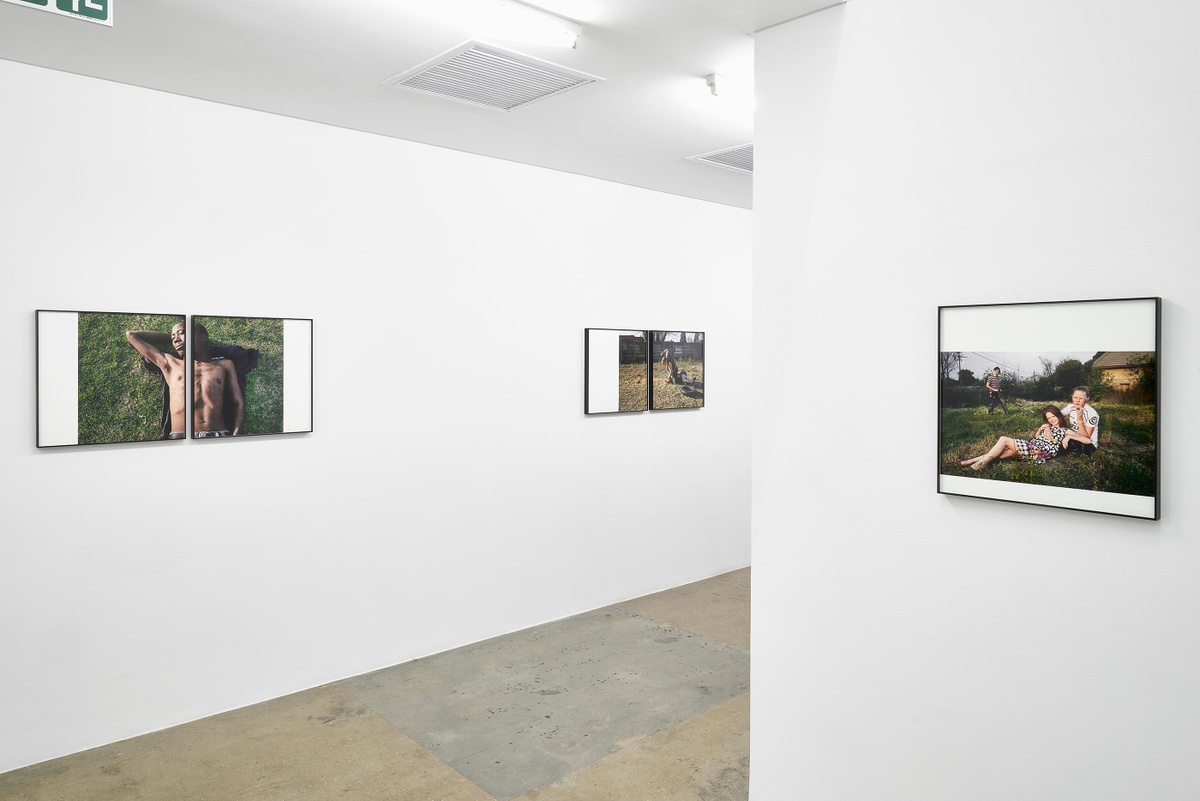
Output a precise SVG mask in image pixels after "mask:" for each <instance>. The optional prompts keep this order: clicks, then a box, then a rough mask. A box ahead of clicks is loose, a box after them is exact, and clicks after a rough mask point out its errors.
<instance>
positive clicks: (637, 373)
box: [617, 362, 649, 412]
mask: <svg viewBox="0 0 1200 801" xmlns="http://www.w3.org/2000/svg"><path fill="white" fill-rule="evenodd" d="M617 386H618V388H619V389H618V392H619V394H618V403H617V409H618V410H619V411H622V412H644V411H646V406H647V404H648V403H649V400H648V398H647V393H646V364H645V363H644V362H643V363H642V364H622V365H621V366H620V367H619V368H618V372H617Z"/></svg>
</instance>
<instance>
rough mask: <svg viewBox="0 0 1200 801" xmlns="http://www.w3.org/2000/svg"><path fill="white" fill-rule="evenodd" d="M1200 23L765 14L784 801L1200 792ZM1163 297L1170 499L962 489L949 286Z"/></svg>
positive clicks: (765, 718)
mask: <svg viewBox="0 0 1200 801" xmlns="http://www.w3.org/2000/svg"><path fill="white" fill-rule="evenodd" d="M1198 38H1200V6H1197V5H1196V4H1189V3H1160V4H1151V5H1145V6H1137V7H1136V8H1135V7H1132V6H1129V5H1128V4H1125V3H1121V4H1118V3H1115V2H1094V1H1092V0H1087V1H1086V2H1085V0H1068V1H1067V2H1059V3H1049V4H1047V3H1033V2H1026V1H1025V0H1021V1H1020V2H1015V3H1007V4H1004V5H1003V6H998V5H996V4H988V3H963V2H960V1H959V0H852V2H850V3H848V4H847V5H845V6H844V7H841V8H840V9H836V10H833V11H828V12H823V13H821V14H818V15H816V16H813V17H809V18H806V19H802V20H799V21H796V22H793V23H790V24H789V25H786V26H782V27H779V28H776V29H772V30H770V31H767V32H765V33H763V34H762V35H760V37H759V38H758V41H757V45H756V47H757V51H756V58H757V72H758V75H757V81H756V87H757V91H758V95H759V98H758V99H759V106H758V109H759V110H758V117H757V120H756V134H755V150H756V154H755V156H756V162H757V164H756V177H755V286H754V292H755V309H754V310H755V364H756V366H757V367H758V368H759V369H756V373H755V399H754V414H755V423H754V426H755V428H754V436H755V443H754V504H753V521H754V522H753V557H754V565H755V575H754V623H753V635H754V649H755V650H754V665H753V683H754V699H753V704H754V706H753V730H754V750H753V762H752V768H751V795H752V798H753V799H755V801H774V799H779V798H803V799H813V801H835V800H836V801H878V800H879V799H888V801H905V800H908V799H911V800H912V801H962V800H963V799H971V801H992V800H995V801H1001V800H1003V801H1012V800H1013V799H1021V801H1068V800H1070V801H1074V800H1076V799H1077V800H1078V801H1117V800H1118V799H1119V800H1120V801H1146V800H1147V799H1155V801H1192V800H1193V799H1195V798H1197V797H1200V773H1198V772H1197V771H1196V769H1195V755H1196V754H1197V753H1200V581H1197V578H1196V575H1197V572H1196V565H1197V564H1200V525H1198V523H1200V495H1198V494H1197V493H1196V492H1195V486H1196V483H1197V480H1198V479H1200V470H1198V468H1197V466H1196V462H1195V460H1194V458H1193V454H1192V451H1193V450H1194V448H1193V443H1194V441H1195V432H1194V431H1193V426H1192V423H1191V422H1190V418H1191V416H1192V408H1193V407H1194V405H1195V402H1196V400H1195V399H1196V397H1197V396H1198V394H1200V367H1198V366H1197V365H1200V320H1198V318H1197V313H1198V311H1200V285H1198V283H1197V281H1196V267H1195V265H1196V259H1197V254H1198V253H1200V226H1198V225H1197V224H1196V220H1197V219H1200V148H1197V147H1196V143H1197V141H1200V106H1198V105H1197V104H1196V103H1195V76H1196V75H1197V74H1200V50H1197V48H1196V46H1195V42H1196V41H1197V39H1198ZM1148 295H1160V296H1162V297H1163V298H1164V325H1163V343H1164V344H1163V356H1162V364H1161V367H1160V371H1161V372H1160V374H1161V376H1162V382H1163V395H1162V397H1161V398H1160V404H1161V405H1160V412H1161V415H1162V417H1161V421H1162V427H1163V432H1164V438H1163V442H1162V443H1161V454H1162V497H1163V507H1162V513H1163V519H1162V521H1161V522H1157V523H1155V522H1147V521H1138V520H1129V519H1125V518H1117V517H1110V516H1104V515H1096V514H1087V513H1081V512H1072V511H1065V510H1052V509H1045V508H1037V507H1032V506H1021V505H1014V504H1005V503H998V502H994V501H985V500H975V499H967V498H950V497H945V496H939V495H937V494H936V491H935V488H936V463H935V459H936V398H937V396H936V377H935V374H934V370H933V365H934V356H935V351H936V350H937V307H938V305H939V304H964V303H990V302H1022V301H1039V300H1063V299H1072V298H1104V297H1140V296H1148ZM800 360H803V363H804V364H805V369H804V370H766V369H762V366H763V365H772V364H775V365H783V364H795V363H797V362H798V361H800ZM784 399H786V401H787V402H786V403H784V402H781V401H783V400H784Z"/></svg>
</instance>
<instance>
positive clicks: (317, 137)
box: [0, 61, 751, 771]
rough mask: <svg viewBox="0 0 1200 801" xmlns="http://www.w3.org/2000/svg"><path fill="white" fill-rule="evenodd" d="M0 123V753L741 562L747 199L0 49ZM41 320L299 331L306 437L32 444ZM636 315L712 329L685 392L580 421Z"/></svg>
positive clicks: (128, 728)
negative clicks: (249, 106)
mask: <svg viewBox="0 0 1200 801" xmlns="http://www.w3.org/2000/svg"><path fill="white" fill-rule="evenodd" d="M0 108H3V109H4V125H2V126H0V175H2V176H3V186H4V188H3V192H0V228H2V231H0V263H2V264H3V265H4V275H5V278H4V291H3V292H2V293H0V312H2V313H0V338H2V339H3V341H4V342H5V344H6V347H5V348H4V350H3V351H2V353H3V356H2V357H0V358H2V364H3V373H4V375H6V376H7V377H8V381H7V389H6V391H5V392H3V393H0V416H2V417H3V419H4V420H6V421H7V425H8V429H7V430H6V435H5V436H4V437H2V438H0V478H2V479H3V480H2V482H0V493H2V498H0V515H2V519H3V525H2V526H0V529H2V532H3V533H2V534H0V572H2V577H3V580H0V642H2V643H3V646H2V652H3V658H0V699H2V701H3V703H2V707H3V710H4V714H3V715H2V716H0V771H2V770H5V769H9V768H14V767H17V766H20V765H25V764H28V763H32V762H35V761H39V760H43V759H46V758H49V757H54V756H58V755H60V754H64V753H68V752H72V751H76V750H79V749H82V748H87V747H90V746H94V745H98V744H100V743H104V742H108V741H112V740H116V739H119V738H123V737H128V736H130V735H134V734H138V733H141V732H145V731H148V730H153V729H157V728H161V727H164V726H168V725H171V724H175V723H179V722H182V721H186V720H189V719H194V718H197V717H200V716H204V715H208V714H211V713H214V712H217V711H221V710H225V709H230V708H235V707H239V706H242V705H245V704H249V703H252V702H256V701H260V700H263V699H266V698H270V697H274V696H279V695H281V694H284V693H288V692H291V691H294V690H299V689H302V688H306V687H311V686H314V685H318V684H321V683H323V682H328V681H331V680H335V679H338V678H342V677H345V676H350V675H355V674H358V673H362V672H364V671H367V670H371V669H374V668H379V667H383V666H386V665H390V664H394V663H398V662H401V661H404V660H408V659H412V658H414V657H419V656H423V655H426V654H430V653H434V652H439V651H442V650H445V649H447V648H451V647H454V646H458V645H462V644H464V643H468V642H472V641H476V640H479V639H482V638H486V637H489V636H492V635H496V634H500V633H504V632H508V631H512V630H516V629H520V628H523V627H527V626H531V625H535V624H538V623H542V622H545V621H548V620H552V619H556V618H560V617H563V616H566V615H570V614H573V613H577V612H581V611H584V610H588V609H592V608H595V607H598V606H602V605H604V604H608V603H611V602H615V601H619V600H622V599H626V598H629V597H633V596H638V595H641V594H643V593H647V592H651V591H655V590H659V589H663V588H666V587H670V586H674V585H678V584H681V583H685V582H688V581H692V580H695V579H700V578H703V577H706V576H711V575H714V574H717V573H721V572H724V571H726V570H730V569H734V568H737V567H741V566H744V565H746V564H748V562H749V522H748V521H749V503H750V500H749V489H750V484H749V482H750V478H749V466H750V447H749V445H750V443H749V432H750V424H749V416H748V406H749V396H750V389H749V381H750V368H749V350H750V305H751V296H750V270H751V263H750V248H751V228H750V215H749V213H748V212H746V211H744V210H740V209H733V208H729V207H724V206H719V205H715V204H711V203H704V202H700V201H693V200H689V199H684V198H679V197H674V196H669V195H665V194H659V193H653V192H649V191H645V190H639V189H634V188H630V187H627V186H621V185H617V184H610V183H604V182H601V181H597V180H594V179H588V178H582V177H578V176H572V175H568V174H563V173H556V172H551V171H548V170H542V169H538V168H532V167H526V166H522V165H517V164H512V163H507V162H501V161H496V160H490V159H486V158H482V157H476V156H471V155H466V154H462V153H457V152H452V151H448V150H439V149H436V148H432V147H428V146H422V145H416V144H412V143H407V142H402V141H397V140H390V139H386V138H382V137H378V136H371V135H365V134H360V133H355V132H351V131H345V130H341V129H336V128H331V127H322V126H318V125H314V124H310V123H304V122H299V121H295V120H290V119H285V118H281V117H274V116H269V115H265V114H259V113H255V112H251V111H245V110H241V109H234V108H230V107H223V106H218V105H214V104H210V103H205V102H200V101H196V100H191V99H187V98H181V97H176V96H170V95H165V94H160V93H155V92H151V91H147V90H143V89H138V88H133V87H128V86H122V85H117V84H112V83H105V82H102V81H97V80H92V79H88V78H81V77H77V76H72V75H68V74H63V73H55V72H51V71H48V70H43V69H38V68H34V67H29V66H25V65H20V64H15V63H11V62H3V61H0ZM697 169H703V168H702V167H697ZM37 308H61V309H86V310H117V311H129V310H133V311H136V310H138V309H150V310H154V309H162V308H176V309H183V310H184V311H187V312H188V313H192V314H216V315H221V314H228V315H261V316H278V317H288V316H293V317H311V318H314V319H315V331H316V351H315V357H314V372H315V383H316V409H315V417H314V426H315V431H314V433H313V434H311V435H303V436H300V435H297V436H278V437H257V438H251V439H247V440H243V441H222V442H219V443H197V442H182V443H150V444H146V445H125V446H104V447H90V448H61V449H55V450H53V451H49V452H46V451H42V452H38V451H36V450H35V448H34V430H33V427H34V391H33V384H32V381H33V375H34V310H35V309H37ZM631 321H632V322H633V324H642V325H645V326H646V327H647V328H673V329H686V330H703V331H706V332H707V333H708V338H707V342H706V345H707V354H706V355H707V364H706V368H707V369H706V377H707V379H708V385H709V387H710V388H711V390H710V396H709V398H708V404H707V406H706V408H705V409H703V410H701V411H698V412H688V413H681V412H677V413H658V414H650V413H648V414H643V415H617V416H612V417H598V418H585V417H584V415H583V329H584V328H585V327H588V326H612V325H629V324H631ZM206 446H208V447H206ZM667 453H670V454H671V456H670V458H666V457H665V456H664V454H667ZM663 498H670V499H671V504H670V505H671V507H672V508H673V509H676V510H683V513H682V514H676V515H672V516H670V517H667V516H664V515H662V514H660V513H659V512H660V511H661V509H662V508H663V506H662V504H663Z"/></svg>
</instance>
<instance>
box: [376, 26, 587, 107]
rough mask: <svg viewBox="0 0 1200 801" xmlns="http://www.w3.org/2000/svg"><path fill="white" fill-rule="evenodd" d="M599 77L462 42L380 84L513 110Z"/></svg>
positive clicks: (501, 49) (521, 55)
mask: <svg viewBox="0 0 1200 801" xmlns="http://www.w3.org/2000/svg"><path fill="white" fill-rule="evenodd" d="M602 80H604V79H603V78H597V77H596V76H595V75H588V74H587V73H586V72H579V71H578V70H573V69H570V68H569V67H563V66H561V65H559V64H551V63H550V62H549V61H542V60H541V59H540V58H534V57H533V56H527V55H524V54H523V53H514V52H513V51H511V50H505V49H503V48H500V47H496V46H494V45H489V44H482V43H480V42H466V43H464V44H461V45H459V46H458V47H456V48H454V49H453V50H450V51H448V52H446V53H442V54H441V55H440V56H437V57H436V58H433V59H431V60H429V61H426V62H425V63H424V64H421V65H419V66H416V67H413V68H412V69H410V70H408V71H407V72H402V73H400V74H399V75H397V76H395V77H394V78H388V79H387V80H386V81H384V83H385V84H387V85H389V86H398V87H400V88H401V89H411V90H412V91H414V92H421V93H422V94H427V95H434V96H435V97H444V98H446V99H447V100H457V101H458V102H459V103H469V104H470V105H472V106H482V107H483V108H490V109H494V110H496V111H512V110H513V109H515V108H520V107H521V106H527V105H529V104H530V103H536V102H537V101H538V100H544V99H546V98H547V97H553V96H554V95H557V94H562V93H563V92H566V91H569V90H571V89H577V88H579V87H580V86H587V85H588V84H589V83H595V82H596V81H602Z"/></svg>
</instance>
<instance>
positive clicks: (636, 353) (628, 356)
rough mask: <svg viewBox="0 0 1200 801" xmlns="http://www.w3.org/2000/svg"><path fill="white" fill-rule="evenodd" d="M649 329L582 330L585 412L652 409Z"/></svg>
mask: <svg viewBox="0 0 1200 801" xmlns="http://www.w3.org/2000/svg"><path fill="white" fill-rule="evenodd" d="M648 353H649V340H648V332H646V331H640V330H636V329H628V328H585V329H584V331H583V413H584V414H618V413H622V412H644V411H646V410H647V409H648V408H650V362H649V359H648V356H647V354H648Z"/></svg>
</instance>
